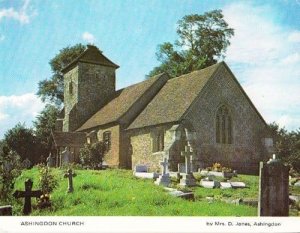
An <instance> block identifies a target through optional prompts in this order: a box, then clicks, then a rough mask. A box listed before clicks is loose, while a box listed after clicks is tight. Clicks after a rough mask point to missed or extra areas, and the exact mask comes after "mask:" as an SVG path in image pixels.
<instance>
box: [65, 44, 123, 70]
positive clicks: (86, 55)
mask: <svg viewBox="0 0 300 233" xmlns="http://www.w3.org/2000/svg"><path fill="white" fill-rule="evenodd" d="M78 62H86V63H92V64H99V65H104V66H111V67H114V68H116V69H117V68H119V66H118V65H117V64H115V63H113V62H112V61H111V60H109V59H108V58H107V57H105V56H104V55H103V54H102V52H101V51H100V50H99V49H98V48H97V47H96V46H94V45H87V49H86V50H84V51H83V52H82V53H81V54H80V55H79V56H78V57H77V58H75V59H74V60H73V61H72V62H70V63H69V64H68V65H66V66H65V67H64V68H63V69H62V70H61V72H63V73H65V72H67V71H68V70H69V69H70V68H72V67H73V66H74V65H76V64H77V63H78Z"/></svg>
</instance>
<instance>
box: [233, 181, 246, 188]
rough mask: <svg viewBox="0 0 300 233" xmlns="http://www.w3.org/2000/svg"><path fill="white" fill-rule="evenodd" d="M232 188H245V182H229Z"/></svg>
mask: <svg viewBox="0 0 300 233" xmlns="http://www.w3.org/2000/svg"><path fill="white" fill-rule="evenodd" d="M230 184H231V186H232V188H234V189H237V188H246V184H245V183H244V182H230Z"/></svg>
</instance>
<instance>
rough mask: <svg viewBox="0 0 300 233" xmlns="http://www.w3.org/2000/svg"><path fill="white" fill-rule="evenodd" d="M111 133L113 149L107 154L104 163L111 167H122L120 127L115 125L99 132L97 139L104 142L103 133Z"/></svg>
mask: <svg viewBox="0 0 300 233" xmlns="http://www.w3.org/2000/svg"><path fill="white" fill-rule="evenodd" d="M105 131H110V132H111V149H110V150H109V151H108V152H107V153H106V154H105V156H104V161H105V162H106V163H107V164H109V166H111V167H119V166H120V126H119V125H115V126H111V127H108V128H105V129H99V130H98V131H97V139H98V140H99V141H103V133H104V132H105Z"/></svg>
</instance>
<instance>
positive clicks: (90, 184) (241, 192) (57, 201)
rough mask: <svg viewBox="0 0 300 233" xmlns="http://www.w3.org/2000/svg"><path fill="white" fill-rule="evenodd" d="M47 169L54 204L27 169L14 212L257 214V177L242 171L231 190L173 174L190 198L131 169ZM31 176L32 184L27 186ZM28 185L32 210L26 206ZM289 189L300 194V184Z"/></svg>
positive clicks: (19, 180)
mask: <svg viewBox="0 0 300 233" xmlns="http://www.w3.org/2000/svg"><path fill="white" fill-rule="evenodd" d="M163 164H164V161H162V166H163ZM49 169H50V172H51V174H52V175H53V179H54V180H56V182H57V185H56V187H55V188H54V189H53V191H52V192H51V193H50V194H49V197H47V198H46V199H47V200H46V203H47V201H48V200H49V199H50V205H45V206H44V207H41V198H36V196H37V195H39V194H40V190H39V189H40V186H39V183H40V171H39V170H40V168H38V167H33V168H31V169H25V170H23V171H22V173H21V175H20V176H19V177H18V178H17V180H16V183H15V188H14V189H15V190H16V192H15V194H14V196H15V198H14V199H13V201H12V203H9V204H11V205H12V206H13V215H14V216H18V215H24V214H26V215H28V214H29V215H32V216H48V215H50V216H257V199H258V193H259V190H258V189H259V188H258V187H259V177H258V176H252V175H240V174H239V175H238V176H237V177H232V178H231V179H230V181H231V182H233V183H234V182H236V181H238V182H243V183H245V184H246V187H245V188H231V189H226V188H225V189H223V188H218V187H215V188H205V187H201V186H200V185H199V184H200V182H201V180H202V179H203V178H204V177H205V176H203V175H201V173H200V172H195V173H193V177H194V182H195V183H196V185H193V186H180V181H179V180H178V179H177V178H175V177H173V176H172V177H170V183H169V184H168V187H169V188H168V189H174V190H175V189H176V190H177V191H178V192H179V191H180V192H183V193H189V192H191V193H193V196H192V198H187V199H185V198H180V197H178V196H177V197H176V196H174V195H170V193H171V192H169V191H168V190H166V188H165V187H164V185H158V184H157V182H154V181H155V179H149V178H147V179H143V178H139V177H136V176H134V175H133V173H132V171H130V170H122V169H106V170H86V169H82V168H80V167H78V166H76V165H74V166H72V170H71V169H67V168H49ZM163 175H164V173H162V176H163ZM29 179H30V180H31V182H32V187H27V186H28V182H29V181H28V180H29ZM156 179H157V180H159V178H156ZM160 180H162V179H160ZM214 180H215V181H216V182H217V181H218V180H219V181H220V182H222V180H223V179H222V178H221V177H219V178H218V177H214ZM70 181H71V183H70ZM25 183H26V185H27V186H26V187H27V188H26V190H27V191H26V190H25V186H24V184H25ZM29 185H30V184H29ZM29 189H30V192H31V193H32V194H30V195H31V196H32V198H31V207H32V209H31V211H32V212H31V213H28V209H25V210H24V208H25V206H24V199H25V198H26V197H25V196H26V195H28V190H29ZM20 190H22V191H20ZM25 191H26V192H27V194H26V192H25ZM290 191H292V192H293V194H294V195H300V187H293V188H292V189H291V190H290ZM255 200H256V201H255ZM3 204H4V203H1V205H3ZM48 204H49V203H48ZM26 208H28V207H26ZM24 211H25V212H26V213H25V212H24ZM290 215H297V212H290Z"/></svg>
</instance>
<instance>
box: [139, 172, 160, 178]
mask: <svg viewBox="0 0 300 233" xmlns="http://www.w3.org/2000/svg"><path fill="white" fill-rule="evenodd" d="M133 175H134V176H135V177H138V178H143V179H157V178H158V177H159V174H157V173H155V172H134V173H133Z"/></svg>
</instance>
